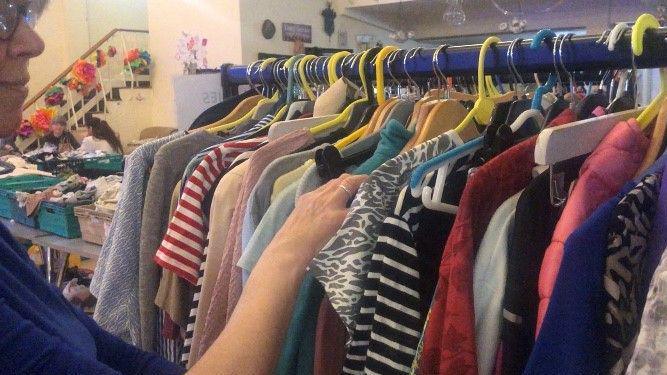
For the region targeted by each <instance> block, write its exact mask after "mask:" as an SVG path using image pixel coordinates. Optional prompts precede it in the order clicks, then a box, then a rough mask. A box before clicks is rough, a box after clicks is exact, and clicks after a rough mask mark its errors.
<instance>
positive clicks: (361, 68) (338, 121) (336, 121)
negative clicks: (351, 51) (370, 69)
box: [310, 51, 368, 135]
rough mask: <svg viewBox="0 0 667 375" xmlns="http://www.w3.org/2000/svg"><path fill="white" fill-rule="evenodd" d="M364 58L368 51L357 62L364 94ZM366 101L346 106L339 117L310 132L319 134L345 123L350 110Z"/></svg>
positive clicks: (366, 99) (365, 88)
mask: <svg viewBox="0 0 667 375" xmlns="http://www.w3.org/2000/svg"><path fill="white" fill-rule="evenodd" d="M366 56H368V51H365V52H364V53H363V54H362V55H361V59H360V61H359V76H360V77H361V83H362V85H363V89H364V92H368V91H367V84H366V73H365V71H364V66H365V65H366ZM366 101H368V98H363V99H359V100H356V101H354V102H352V104H350V105H348V106H347V108H345V109H344V110H343V112H342V113H341V114H340V115H338V117H336V118H335V119H333V120H330V121H327V122H325V123H324V124H320V125H318V126H315V127H313V128H311V129H310V132H311V133H312V134H314V135H315V134H319V133H322V132H325V131H327V130H329V129H331V128H333V127H335V126H337V125H339V124H341V123H343V122H345V121H347V119H348V118H349V117H350V114H351V113H352V108H354V106H355V105H357V104H359V103H364V102H366Z"/></svg>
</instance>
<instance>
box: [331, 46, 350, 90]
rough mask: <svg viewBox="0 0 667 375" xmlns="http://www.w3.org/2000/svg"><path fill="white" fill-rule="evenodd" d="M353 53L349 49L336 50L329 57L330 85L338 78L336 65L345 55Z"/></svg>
mask: <svg viewBox="0 0 667 375" xmlns="http://www.w3.org/2000/svg"><path fill="white" fill-rule="evenodd" d="M350 54H351V53H350V52H349V51H340V52H336V53H334V54H333V55H331V57H330V58H329V62H328V63H327V75H328V76H329V85H333V84H334V83H336V81H337V80H338V74H336V66H338V62H339V61H340V60H341V59H343V58H344V57H347V56H349V55H350Z"/></svg>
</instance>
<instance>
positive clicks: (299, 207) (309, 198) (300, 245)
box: [273, 174, 368, 269]
mask: <svg viewBox="0 0 667 375" xmlns="http://www.w3.org/2000/svg"><path fill="white" fill-rule="evenodd" d="M367 179H368V176H352V175H349V174H344V175H342V176H340V177H339V178H337V179H335V180H331V181H329V182H328V183H327V184H325V185H324V186H321V187H320V188H319V189H317V190H315V191H312V192H310V193H307V194H304V195H302V196H301V197H300V198H299V200H298V201H297V204H296V207H295V208H294V211H293V212H292V214H291V215H290V216H289V218H288V219H287V221H286V222H285V225H283V227H282V229H281V230H280V231H279V232H278V233H277V234H276V237H275V238H274V239H273V242H274V243H278V244H280V246H277V247H276V248H280V249H283V250H285V251H292V250H298V251H296V252H295V253H296V254H295V256H296V258H297V259H295V261H297V262H298V264H300V265H301V266H303V268H304V269H305V267H306V266H307V265H308V263H310V261H311V260H312V259H313V258H314V257H315V255H316V254H317V252H318V251H320V250H321V249H322V248H323V247H324V246H325V245H326V244H327V242H328V241H329V240H330V239H331V237H333V235H334V234H336V232H337V231H338V229H340V227H341V225H342V224H343V220H345V216H347V213H348V211H349V208H348V207H347V204H348V202H349V201H350V200H351V199H352V198H354V196H355V195H356V194H357V190H359V186H361V184H362V183H363V182H364V181H366V180H367Z"/></svg>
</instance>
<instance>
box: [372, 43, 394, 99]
mask: <svg viewBox="0 0 667 375" xmlns="http://www.w3.org/2000/svg"><path fill="white" fill-rule="evenodd" d="M397 49H398V48H396V47H394V46H386V47H383V48H382V49H381V50H380V52H378V54H377V55H376V56H375V81H376V82H377V92H376V94H375V96H376V97H377V102H378V104H382V103H384V102H385V101H386V99H385V97H384V59H385V58H386V57H387V56H388V55H389V54H390V53H392V52H394V51H396V50H397Z"/></svg>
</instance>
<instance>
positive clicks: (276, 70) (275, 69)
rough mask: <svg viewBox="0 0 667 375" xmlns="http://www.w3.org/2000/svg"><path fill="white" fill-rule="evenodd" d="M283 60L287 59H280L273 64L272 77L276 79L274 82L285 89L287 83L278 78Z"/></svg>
mask: <svg viewBox="0 0 667 375" xmlns="http://www.w3.org/2000/svg"><path fill="white" fill-rule="evenodd" d="M285 61H287V60H286V59H280V60H278V61H276V62H275V63H274V64H273V79H274V80H275V81H276V83H277V84H278V86H279V87H280V88H281V89H282V90H285V89H286V88H287V85H286V84H285V83H284V82H283V80H282V78H280V72H281V71H282V67H283V66H284V64H285Z"/></svg>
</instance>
